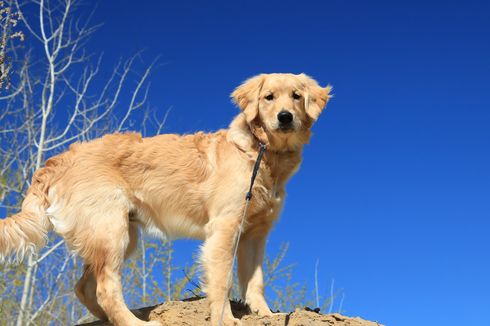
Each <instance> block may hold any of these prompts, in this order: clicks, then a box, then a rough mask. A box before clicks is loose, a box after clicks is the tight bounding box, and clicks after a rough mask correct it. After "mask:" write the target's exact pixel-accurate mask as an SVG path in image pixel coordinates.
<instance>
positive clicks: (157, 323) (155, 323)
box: [144, 320, 163, 326]
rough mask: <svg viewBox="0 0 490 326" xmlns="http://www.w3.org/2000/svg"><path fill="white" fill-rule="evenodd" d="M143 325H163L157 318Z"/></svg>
mask: <svg viewBox="0 0 490 326" xmlns="http://www.w3.org/2000/svg"><path fill="white" fill-rule="evenodd" d="M144 325H145V326H163V323H162V322H160V321H158V320H150V321H148V322H146V323H145V324H144Z"/></svg>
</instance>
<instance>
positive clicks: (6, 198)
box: [0, 0, 166, 325]
mask: <svg viewBox="0 0 490 326" xmlns="http://www.w3.org/2000/svg"><path fill="white" fill-rule="evenodd" d="M5 3H6V6H5V8H8V10H6V11H5V10H4V9H1V10H2V11H1V14H2V16H1V17H2V30H3V31H4V32H3V37H2V48H1V52H0V55H1V58H7V57H9V58H11V61H10V62H9V66H8V67H9V68H7V66H6V65H5V64H6V62H5V60H3V59H2V62H1V64H0V66H1V67H2V76H4V75H5V73H6V72H7V71H8V69H10V73H11V87H10V88H9V89H2V90H1V93H0V107H1V108H2V109H1V111H0V144H1V146H0V151H1V159H0V200H1V202H2V207H3V209H4V211H5V212H6V213H8V212H11V211H12V210H14V209H16V208H17V206H18V204H19V203H20V202H21V200H22V194H23V192H24V191H25V190H26V188H27V187H28V185H29V180H30V179H31V176H32V174H33V172H34V171H35V170H36V169H38V168H40V167H41V166H42V164H43V162H44V159H45V157H49V156H52V155H54V154H56V153H58V152H60V151H63V150H65V149H66V148H67V146H68V145H69V144H70V143H72V142H75V141H83V140H89V139H92V138H94V137H97V136H100V135H102V134H104V133H106V132H117V131H123V130H125V129H126V128H128V126H130V125H131V123H137V122H139V123H141V124H145V125H146V126H145V128H144V131H146V130H147V129H148V128H149V127H148V125H150V124H151V123H154V125H155V128H153V130H155V129H158V130H156V131H157V132H159V130H160V129H161V128H162V126H163V124H164V120H165V118H166V116H164V117H163V118H161V119H158V118H157V116H158V114H150V113H149V112H150V111H149V106H148V104H147V96H148V90H149V87H150V83H149V77H150V74H151V72H152V69H153V68H154V64H155V62H153V63H151V64H150V65H148V66H146V67H143V69H142V71H143V72H142V73H141V74H138V73H136V70H138V66H141V65H142V63H141V56H140V54H136V55H134V56H132V57H131V58H129V59H127V60H120V61H119V62H117V63H116V65H115V67H114V69H113V71H112V74H110V76H109V77H108V78H107V79H106V80H102V79H101V78H99V75H100V74H99V72H100V70H101V66H102V61H103V60H102V56H98V57H97V56H94V55H88V54H87V53H86V52H85V45H86V42H87V40H88V39H89V37H90V36H91V35H92V34H93V33H94V32H95V31H96V29H97V26H92V25H90V23H89V22H90V19H89V18H90V17H84V16H83V15H81V16H78V18H75V17H77V15H78V14H80V13H81V11H80V10H79V7H78V3H77V2H76V1H74V0H40V1H36V0H32V1H26V2H23V3H20V2H19V1H17V0H15V1H14V0H12V1H6V2H5ZM0 5H1V7H0V8H3V5H4V3H3V2H2V3H0ZM13 11H15V15H16V16H15V17H17V18H18V19H20V22H21V24H19V28H22V29H23V31H24V33H25V36H26V40H25V42H24V43H25V44H23V46H22V47H20V46H19V45H18V44H15V43H14V42H13V41H14V37H13V36H15V35H19V34H15V33H14V32H11V28H12V27H13V26H16V25H15V24H16V23H17V22H16V21H15V24H14V23H12V21H13V18H14V16H13ZM4 16H5V17H4ZM4 22H5V23H4ZM11 68H12V69H11ZM140 71H141V70H140ZM122 94H130V96H129V99H126V100H124V97H123V96H122ZM137 111H146V112H145V113H142V114H136V115H135V114H134V113H136V112H137ZM53 238H55V237H53ZM54 261H56V262H57V263H56V264H55V265H52V264H53V262H54ZM48 263H50V264H51V265H50V264H48ZM53 266H56V267H57V270H56V269H54V268H53ZM76 266H77V263H76V259H75V258H74V257H73V256H72V255H71V254H70V253H69V252H67V250H66V248H65V246H64V245H63V241H62V240H60V239H59V238H56V239H55V243H54V244H53V245H51V246H49V247H48V248H47V249H45V250H44V251H43V252H41V253H40V254H39V255H29V256H28V257H27V262H26V266H25V267H21V268H10V269H8V268H3V271H2V272H3V273H5V274H6V275H10V276H12V275H15V276H16V277H18V276H20V275H23V284H22V286H20V284H18V282H15V284H16V285H17V287H15V289H14V288H12V286H10V285H8V284H2V285H3V286H2V288H3V289H4V290H5V291H12V290H14V291H13V292H11V293H12V294H13V295H14V296H17V295H18V296H19V299H20V300H19V301H20V304H19V305H18V308H17V309H14V310H13V311H12V313H11V314H10V318H11V317H12V316H15V317H16V325H25V324H29V323H33V322H35V321H36V320H38V319H39V317H40V316H42V315H43V314H45V313H46V312H49V311H53V310H50V309H49V308H50V307H53V304H55V303H56V302H59V300H60V296H66V293H63V291H66V292H67V289H65V288H64V287H63V286H59V285H60V284H64V283H63V282H62V281H67V282H68V279H70V281H72V280H71V279H72V278H74V277H68V278H67V277H66V276H67V275H68V274H67V273H65V270H66V269H67V268H68V267H71V268H73V267H76ZM60 267H61V268H60ZM75 269H76V268H75ZM9 273H10V274H9ZM145 273H147V272H145ZM19 274H20V275H19ZM71 275H72V276H73V275H74V274H71ZM143 278H144V279H147V278H148V277H147V275H146V274H143ZM41 282H44V283H43V284H44V285H48V286H47V287H43V289H42V290H41V292H40V293H36V295H34V294H35V293H34V292H35V288H36V285H38V284H40V283H41ZM65 283H66V282H65ZM54 284H57V286H56V287H54V286H53V285H54ZM20 289H21V290H20ZM145 291H146V290H145ZM70 292H71V291H70ZM4 293H7V292H4ZM70 295H71V296H72V294H70ZM10 298H12V296H10ZM39 298H42V299H39ZM4 299H5V298H4V297H3V296H2V298H1V300H2V301H3V300H4ZM15 299H17V298H15ZM12 308H15V306H12ZM57 313H58V314H59V313H60V312H57ZM64 313H66V312H64ZM70 313H71V314H72V315H73V317H75V315H77V313H76V312H75V310H72V311H70ZM65 317H66V316H61V315H60V314H59V315H58V316H54V315H53V316H50V318H52V319H57V318H58V319H59V318H61V320H66V318H65Z"/></svg>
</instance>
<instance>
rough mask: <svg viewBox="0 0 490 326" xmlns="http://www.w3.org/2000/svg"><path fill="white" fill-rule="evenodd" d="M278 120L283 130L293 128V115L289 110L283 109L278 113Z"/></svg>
mask: <svg viewBox="0 0 490 326" xmlns="http://www.w3.org/2000/svg"><path fill="white" fill-rule="evenodd" d="M277 120H278V121H279V129H281V130H282V131H290V130H293V115H292V113H291V112H289V111H285V110H283V111H281V112H279V113H278V114H277Z"/></svg>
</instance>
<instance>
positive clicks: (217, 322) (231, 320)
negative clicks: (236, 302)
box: [211, 313, 242, 326]
mask: <svg viewBox="0 0 490 326" xmlns="http://www.w3.org/2000/svg"><path fill="white" fill-rule="evenodd" d="M211 325H213V326H241V325H242V321H241V320H240V319H237V318H235V317H233V315H232V314H231V313H225V314H224V315H223V322H221V314H220V313H216V314H211Z"/></svg>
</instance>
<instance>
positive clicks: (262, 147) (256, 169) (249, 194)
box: [219, 142, 266, 326]
mask: <svg viewBox="0 0 490 326" xmlns="http://www.w3.org/2000/svg"><path fill="white" fill-rule="evenodd" d="M259 146H260V149H259V155H258V156H257V160H256V161H255V165H254V169H253V171H252V178H251V179H250V188H249V189H248V192H247V195H246V196H245V207H244V208H243V215H242V220H241V221H240V228H239V229H238V233H237V235H236V238H235V246H234V247H235V248H234V250H233V260H232V261H231V269H230V273H229V275H228V284H227V287H226V289H227V291H226V292H227V293H226V296H225V301H223V308H222V309H221V318H220V320H219V326H222V325H223V317H224V315H225V306H226V301H227V300H228V293H229V290H230V287H231V282H232V279H233V267H234V266H235V259H236V255H237V252H238V243H239V242H240V236H241V235H242V230H243V223H244V222H245V216H247V211H248V205H249V204H250V200H251V199H252V188H253V186H254V182H255V178H256V177H257V173H258V172H259V167H260V162H261V161H262V157H263V156H264V152H265V149H266V146H265V144H263V143H262V142H259Z"/></svg>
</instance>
